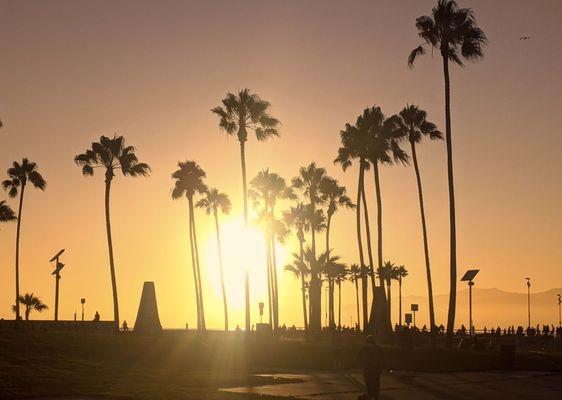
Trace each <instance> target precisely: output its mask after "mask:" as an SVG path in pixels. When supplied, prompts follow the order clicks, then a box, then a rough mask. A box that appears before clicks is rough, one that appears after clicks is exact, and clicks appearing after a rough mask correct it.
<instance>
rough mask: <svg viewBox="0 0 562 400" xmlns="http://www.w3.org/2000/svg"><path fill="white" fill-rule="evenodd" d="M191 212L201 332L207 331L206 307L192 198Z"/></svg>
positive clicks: (190, 203) (191, 200)
mask: <svg viewBox="0 0 562 400" xmlns="http://www.w3.org/2000/svg"><path fill="white" fill-rule="evenodd" d="M189 212H190V213H191V229H193V249H194V250H195V265H196V266H197V284H198V285H199V303H200V305H201V330H202V331H203V332H204V331H206V330H207V327H206V322H205V306H204V302H203V300H204V296H203V285H202V284H201V264H200V263H199V248H198V246H197V228H196V224H195V212H194V210H193V199H192V198H190V202H189Z"/></svg>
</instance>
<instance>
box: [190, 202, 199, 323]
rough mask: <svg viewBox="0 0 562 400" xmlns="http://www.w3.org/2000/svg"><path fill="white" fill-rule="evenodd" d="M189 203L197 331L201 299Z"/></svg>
mask: <svg viewBox="0 0 562 400" xmlns="http://www.w3.org/2000/svg"><path fill="white" fill-rule="evenodd" d="M191 202H192V200H189V198H188V215H189V218H188V225H189V248H190V253H191V266H192V268H193V285H194V286H195V304H196V307H197V330H198V331H200V330H201V303H200V302H199V300H200V299H201V295H200V288H199V283H198V281H197V264H196V263H195V249H194V247H193V222H192V220H191Z"/></svg>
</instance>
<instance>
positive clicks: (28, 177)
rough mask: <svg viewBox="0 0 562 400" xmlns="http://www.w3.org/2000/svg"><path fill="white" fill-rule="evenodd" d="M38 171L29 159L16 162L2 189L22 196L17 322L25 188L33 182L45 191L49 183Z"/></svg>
mask: <svg viewBox="0 0 562 400" xmlns="http://www.w3.org/2000/svg"><path fill="white" fill-rule="evenodd" d="M37 169H38V166H37V163H34V162H32V161H29V160H28V159H27V158H24V159H23V160H22V162H21V164H20V163H18V162H17V161H14V162H13V163H12V166H11V167H10V168H8V179H6V180H5V181H4V182H2V187H3V188H4V190H7V191H8V195H9V196H10V197H12V198H13V197H16V196H17V195H18V191H19V194H20V201H19V208H18V216H17V218H18V224H17V228H16V320H19V319H20V268H19V265H20V230H21V218H22V212H23V197H24V193H25V187H26V185H27V183H28V182H31V184H32V185H33V187H35V188H36V189H41V190H45V188H46V187H47V182H46V181H45V179H44V178H43V176H41V174H40V173H39V171H38V170H37Z"/></svg>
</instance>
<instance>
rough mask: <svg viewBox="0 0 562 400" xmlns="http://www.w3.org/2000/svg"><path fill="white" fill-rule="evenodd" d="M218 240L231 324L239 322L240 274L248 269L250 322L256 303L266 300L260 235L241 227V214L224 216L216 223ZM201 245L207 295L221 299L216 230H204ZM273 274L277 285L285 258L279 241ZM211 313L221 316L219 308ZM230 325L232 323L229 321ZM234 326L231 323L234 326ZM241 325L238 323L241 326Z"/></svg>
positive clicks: (241, 310)
mask: <svg viewBox="0 0 562 400" xmlns="http://www.w3.org/2000/svg"><path fill="white" fill-rule="evenodd" d="M220 239H221V248H222V258H223V269H224V282H225V287H226V293H227V299H228V306H229V313H230V314H231V315H232V317H233V322H234V323H241V322H243V318H244V296H245V289H244V275H245V271H246V270H249V272H250V301H251V309H252V321H255V320H256V318H257V315H258V307H257V304H258V302H261V301H263V302H266V303H267V270H266V250H265V239H264V235H263V233H262V232H261V230H259V229H258V228H256V227H253V226H249V227H248V228H244V220H243V219H242V217H233V218H224V219H223V221H221V224H220ZM204 243H205V245H204V252H203V254H204V269H205V277H206V281H207V283H208V286H207V287H208V290H209V292H208V295H211V292H212V294H213V295H214V297H215V298H216V299H221V303H220V304H221V307H222V289H221V280H220V267H219V257H218V250H217V238H216V232H215V230H214V227H213V229H212V230H211V229H210V230H209V231H208V236H207V237H206V240H205V242H204ZM276 259H277V275H278V279H279V285H282V282H283V275H284V274H283V266H284V265H285V263H286V262H287V261H288V260H287V250H286V249H285V247H284V246H283V245H281V244H279V243H278V244H277V246H276ZM213 314H218V315H220V316H221V317H219V318H217V319H220V318H222V308H216V309H213ZM231 325H232V324H231ZM234 326H235V325H232V328H234ZM241 326H242V325H241Z"/></svg>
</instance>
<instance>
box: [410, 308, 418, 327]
mask: <svg viewBox="0 0 562 400" xmlns="http://www.w3.org/2000/svg"><path fill="white" fill-rule="evenodd" d="M410 310H412V312H413V313H414V328H415V327H416V311H418V310H419V306H418V305H417V304H412V305H411V306H410Z"/></svg>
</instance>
